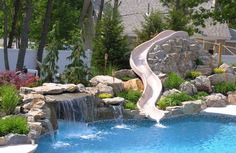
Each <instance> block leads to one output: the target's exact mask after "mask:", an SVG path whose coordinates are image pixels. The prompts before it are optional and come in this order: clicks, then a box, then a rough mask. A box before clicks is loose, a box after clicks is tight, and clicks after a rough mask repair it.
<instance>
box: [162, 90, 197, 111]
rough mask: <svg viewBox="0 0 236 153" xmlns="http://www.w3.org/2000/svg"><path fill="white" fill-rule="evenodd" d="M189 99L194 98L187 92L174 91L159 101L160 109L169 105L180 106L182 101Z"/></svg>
mask: <svg viewBox="0 0 236 153" xmlns="http://www.w3.org/2000/svg"><path fill="white" fill-rule="evenodd" d="M189 100H194V98H193V97H191V96H189V95H188V94H187V93H185V92H181V93H174V94H171V95H169V96H166V97H164V98H162V99H160V101H159V102H158V106H159V108H160V109H163V110H165V109H166V107H167V106H180V105H181V104H182V102H184V101H189Z"/></svg>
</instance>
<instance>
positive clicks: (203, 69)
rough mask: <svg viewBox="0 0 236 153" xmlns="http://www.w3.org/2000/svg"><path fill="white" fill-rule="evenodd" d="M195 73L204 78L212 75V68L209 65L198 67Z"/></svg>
mask: <svg viewBox="0 0 236 153" xmlns="http://www.w3.org/2000/svg"><path fill="white" fill-rule="evenodd" d="M196 71H198V72H201V73H202V75H206V76H208V75H211V74H212V68H211V67H210V66H209V65H198V66H197V68H196Z"/></svg>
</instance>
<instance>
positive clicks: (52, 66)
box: [39, 25, 60, 82]
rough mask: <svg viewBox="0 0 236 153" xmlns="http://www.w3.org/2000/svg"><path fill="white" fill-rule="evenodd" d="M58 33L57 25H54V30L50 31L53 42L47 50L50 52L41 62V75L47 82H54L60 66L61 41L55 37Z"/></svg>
mask: <svg viewBox="0 0 236 153" xmlns="http://www.w3.org/2000/svg"><path fill="white" fill-rule="evenodd" d="M56 35H57V28H56V25H55V26H54V27H53V30H52V31H51V32H50V33H49V37H50V38H51V43H50V44H49V45H48V47H47V50H48V54H47V56H46V57H45V58H44V60H43V63H39V66H40V69H41V75H42V77H43V80H44V81H45V82H54V80H55V79H54V78H55V74H56V73H57V70H58V66H57V61H58V46H59V45H60V42H58V41H57V40H56V39H55V38H56Z"/></svg>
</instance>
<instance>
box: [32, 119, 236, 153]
mask: <svg viewBox="0 0 236 153" xmlns="http://www.w3.org/2000/svg"><path fill="white" fill-rule="evenodd" d="M161 124H162V125H164V126H156V125H157V124H156V122H153V121H150V120H123V122H122V124H120V123H119V122H117V121H116V120H108V121H99V122H93V123H88V124H85V123H80V122H72V121H63V120H60V121H59V130H58V131H57V132H56V134H55V142H52V141H51V138H50V136H43V137H41V138H40V140H39V146H38V150H37V151H36V152H37V153H183V152H189V153H190V152H191V153H200V152H201V153H233V152H235V150H236V145H235V144H236V134H235V133H236V119H229V118H223V117H216V116H203V115H200V116H199V115H197V116H187V117H179V118H175V119H168V120H163V121H162V122H161Z"/></svg>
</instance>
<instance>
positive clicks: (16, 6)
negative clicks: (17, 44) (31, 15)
mask: <svg viewBox="0 0 236 153" xmlns="http://www.w3.org/2000/svg"><path fill="white" fill-rule="evenodd" d="M19 11H20V0H15V1H14V16H13V20H12V25H11V32H10V33H9V41H8V48H12V43H13V39H14V36H15V35H16V23H17V19H18V16H19Z"/></svg>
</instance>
